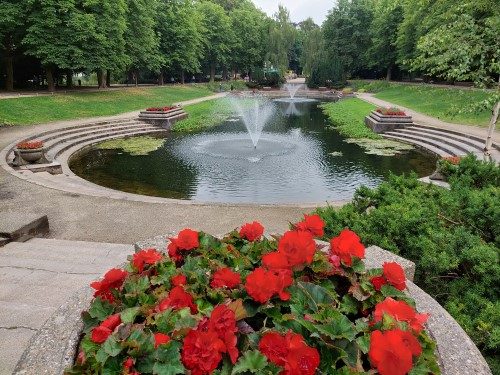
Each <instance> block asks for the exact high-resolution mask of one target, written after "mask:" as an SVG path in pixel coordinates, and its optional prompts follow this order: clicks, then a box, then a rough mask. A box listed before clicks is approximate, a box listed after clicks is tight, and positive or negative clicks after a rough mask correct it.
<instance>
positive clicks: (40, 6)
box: [23, 0, 81, 91]
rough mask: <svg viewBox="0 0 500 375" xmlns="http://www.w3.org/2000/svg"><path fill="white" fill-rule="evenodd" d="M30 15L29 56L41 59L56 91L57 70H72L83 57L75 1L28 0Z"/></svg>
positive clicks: (28, 31) (27, 35) (27, 45)
mask: <svg viewBox="0 0 500 375" xmlns="http://www.w3.org/2000/svg"><path fill="white" fill-rule="evenodd" d="M28 5H29V7H30V13H29V15H28V21H27V22H28V29H27V30H26V36H25V37H24V40H23V43H24V44H25V45H26V52H27V53H28V54H30V55H32V56H35V57H36V58H38V59H40V61H41V63H42V65H43V66H44V68H45V72H46V75H47V84H48V88H49V90H50V91H54V90H55V83H54V71H55V69H56V68H61V69H71V68H72V67H74V65H75V62H76V61H75V59H77V56H80V55H81V50H80V46H79V45H78V44H77V43H76V39H75V34H76V32H77V26H78V25H76V24H75V22H74V16H75V14H76V13H77V10H76V4H75V2H74V1H72V0H43V1H41V0H28Z"/></svg>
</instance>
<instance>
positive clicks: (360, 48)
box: [323, 0, 373, 75]
mask: <svg viewBox="0 0 500 375" xmlns="http://www.w3.org/2000/svg"><path fill="white" fill-rule="evenodd" d="M372 17H373V15H372V1H371V0H339V2H338V4H337V6H336V7H335V8H333V9H332V10H331V11H330V13H329V14H328V16H327V19H326V20H325V22H324V23H323V33H324V38H325V41H326V45H325V48H326V49H327V51H328V55H327V56H328V58H330V59H338V60H339V61H340V63H341V65H342V67H343V69H345V72H346V73H347V74H349V75H353V74H355V73H358V72H359V71H361V70H362V69H364V68H366V55H367V51H368V48H369V47H370V45H371V36H370V34H369V33H368V32H367V30H369V29H370V24H371V20H372Z"/></svg>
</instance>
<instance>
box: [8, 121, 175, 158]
mask: <svg viewBox="0 0 500 375" xmlns="http://www.w3.org/2000/svg"><path fill="white" fill-rule="evenodd" d="M166 131H167V130H166V129H163V128H160V127H157V126H154V125H151V124H147V123H145V122H143V121H139V120H136V119H125V120H112V121H102V122H95V123H89V124H80V125H76V126H70V127H66V128H62V129H57V130H50V131H46V132H43V133H39V134H36V135H33V136H31V137H29V138H26V140H31V139H38V140H41V141H43V142H44V144H45V150H46V155H47V156H48V158H49V160H54V161H57V159H58V157H59V156H60V155H61V154H62V153H64V152H65V151H67V150H69V149H73V150H74V149H75V148H77V149H80V148H82V147H85V146H88V145H91V144H94V143H97V142H101V141H104V140H108V139H113V138H122V137H130V136H135V135H147V134H155V133H162V132H166ZM13 159H14V154H13V150H10V152H9V154H8V155H7V162H11V161H12V160H13Z"/></svg>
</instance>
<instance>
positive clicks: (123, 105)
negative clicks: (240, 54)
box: [0, 85, 212, 125]
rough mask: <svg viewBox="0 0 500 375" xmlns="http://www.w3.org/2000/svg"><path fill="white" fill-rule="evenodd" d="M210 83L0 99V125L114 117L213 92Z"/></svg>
mask: <svg viewBox="0 0 500 375" xmlns="http://www.w3.org/2000/svg"><path fill="white" fill-rule="evenodd" d="M211 94H212V91H210V90H209V89H208V88H207V87H206V86H188V85H186V86H165V87H148V88H132V89H125V90H113V91H102V92H88V93H85V92H83V93H82V92H80V93H71V94H61V95H53V96H39V97H27V98H16V99H2V100H0V125H1V124H8V125H32V124H39V123H46V122H51V121H59V120H71V119H80V118H86V117H97V116H113V115H117V114H120V113H126V112H130V111H135V110H139V109H142V108H146V107H155V106H166V105H170V104H172V103H174V102H180V101H184V100H190V99H195V98H199V97H202V96H207V95H211Z"/></svg>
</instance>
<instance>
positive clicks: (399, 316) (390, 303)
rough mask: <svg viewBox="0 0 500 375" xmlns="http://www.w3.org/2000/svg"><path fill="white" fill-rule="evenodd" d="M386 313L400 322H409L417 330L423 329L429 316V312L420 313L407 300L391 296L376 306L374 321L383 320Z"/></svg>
mask: <svg viewBox="0 0 500 375" xmlns="http://www.w3.org/2000/svg"><path fill="white" fill-rule="evenodd" d="M384 314H387V315H389V316H391V317H392V318H393V319H395V320H397V321H399V322H407V323H408V324H409V325H410V327H411V328H412V329H413V330H414V331H415V332H420V331H422V329H423V328H424V327H423V325H424V323H425V322H426V321H427V319H428V318H429V315H428V314H418V313H417V312H416V311H415V310H414V309H413V307H411V306H410V305H408V304H407V303H406V302H404V301H396V300H394V299H393V298H391V297H387V298H386V299H385V300H384V301H382V302H380V303H378V304H377V305H376V306H375V312H374V313H373V318H374V321H375V322H379V321H381V320H382V318H383V317H384Z"/></svg>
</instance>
